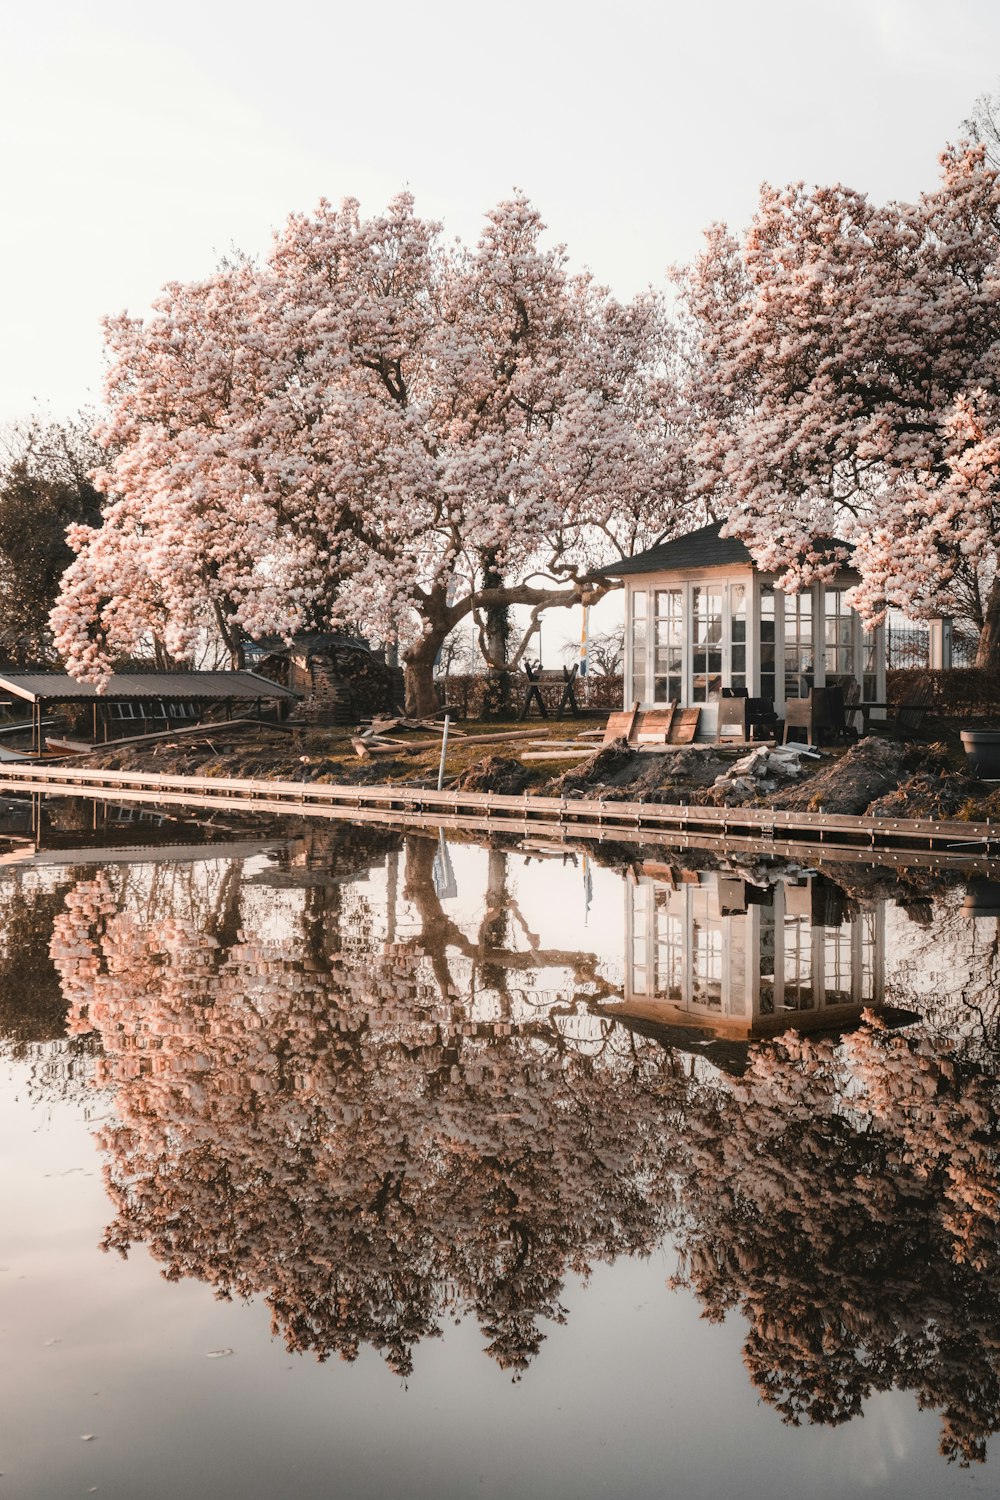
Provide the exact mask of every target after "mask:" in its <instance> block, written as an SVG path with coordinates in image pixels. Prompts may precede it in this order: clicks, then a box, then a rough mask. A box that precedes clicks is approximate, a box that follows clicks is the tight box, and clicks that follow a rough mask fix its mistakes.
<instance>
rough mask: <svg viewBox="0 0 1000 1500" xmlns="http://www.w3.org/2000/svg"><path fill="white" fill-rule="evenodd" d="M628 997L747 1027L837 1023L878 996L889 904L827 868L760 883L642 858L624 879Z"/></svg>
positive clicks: (707, 1024) (657, 1013)
mask: <svg viewBox="0 0 1000 1500" xmlns="http://www.w3.org/2000/svg"><path fill="white" fill-rule="evenodd" d="M625 900H626V907H625V911H626V918H625V920H626V934H625V943H626V961H625V995H624V1001H623V1003H622V1006H621V1009H622V1010H623V1011H624V1012H625V1013H627V1014H629V1015H632V1016H635V1017H642V1018H643V1019H646V1020H650V1021H657V1022H661V1023H663V1024H667V1025H675V1026H676V1025H685V1026H696V1027H701V1028H705V1029H707V1030H709V1031H712V1032H713V1033H715V1034H717V1035H720V1036H730V1037H740V1036H754V1035H761V1034H766V1033H769V1032H779V1031H783V1030H785V1029H786V1027H788V1026H789V1025H792V1024H794V1026H795V1027H796V1028H798V1029H809V1028H810V1027H821V1026H829V1025H836V1024H838V1023H839V1022H841V1021H845V1020H849V1019H851V1018H852V1017H856V1016H858V1015H859V1014H860V1012H861V1010H862V1009H863V1008H864V1007H865V1006H866V1005H877V1004H880V1003H881V1001H882V997H883V983H884V961H885V959H884V916H883V908H882V905H881V903H880V904H879V905H877V906H876V907H875V908H874V909H872V910H868V911H861V912H857V911H854V910H853V909H850V910H849V909H848V907H847V905H846V903H845V901H844V898H843V895H842V893H841V892H840V890H839V889H838V888H837V887H836V886H834V885H831V884H830V883H829V882H827V881H824V880H823V879H822V877H820V876H807V877H804V878H802V879H801V880H800V881H798V882H792V881H779V882H778V883H777V884H775V885H772V886H766V887H759V886H755V885H753V884H751V883H750V882H749V881H746V880H742V879H739V878H733V877H728V876H723V875H718V874H716V873H715V872H714V871H701V872H694V871H688V870H684V871H671V870H669V869H667V868H665V867H663V866H651V865H647V866H646V867H644V873H643V874H642V875H641V876H640V877H639V879H638V881H637V883H636V884H634V885H632V886H629V887H628V888H627V890H626V898H625Z"/></svg>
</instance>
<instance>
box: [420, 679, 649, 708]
mask: <svg viewBox="0 0 1000 1500" xmlns="http://www.w3.org/2000/svg"><path fill="white" fill-rule="evenodd" d="M508 683H509V689H510V704H511V710H510V711H511V712H512V713H515V714H516V713H518V712H519V711H520V708H521V704H522V703H523V702H524V695H525V693H526V692H527V691H528V679H527V677H525V676H524V674H523V673H510V674H509V677H508ZM539 688H540V689H541V694H542V699H543V701H544V703H545V707H546V708H547V709H548V711H549V713H550V714H554V713H555V711H556V709H557V708H558V706H559V699H560V698H561V697H562V690H563V683H562V677H561V674H560V677H559V678H558V679H557V680H556V681H554V682H548V681H542V682H540V683H539ZM438 690H439V692H440V693H441V695H442V707H443V708H447V709H450V710H451V712H452V713H454V714H456V715H459V716H461V718H463V719H484V718H490V717H492V715H491V713H490V712H489V702H490V694H491V692H492V691H493V690H494V683H493V682H492V681H491V679H490V678H489V677H488V676H487V675H486V673H484V672H477V673H452V674H451V675H450V676H448V677H442V678H439V680H438ZM622 690H623V689H622V679H621V677H599V676H596V675H595V676H590V677H587V678H584V679H581V678H579V677H578V678H577V679H576V681H575V682H574V684H573V692H574V694H575V696H576V701H577V703H579V705H580V707H581V708H598V709H606V710H607V712H608V713H613V712H614V711H615V710H616V709H620V708H621V706H622Z"/></svg>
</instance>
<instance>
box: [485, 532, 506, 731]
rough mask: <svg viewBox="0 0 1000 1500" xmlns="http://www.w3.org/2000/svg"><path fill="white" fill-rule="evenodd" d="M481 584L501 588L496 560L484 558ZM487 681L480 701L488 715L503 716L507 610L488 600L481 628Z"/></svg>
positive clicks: (486, 715)
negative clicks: (484, 624) (489, 603)
mask: <svg viewBox="0 0 1000 1500" xmlns="http://www.w3.org/2000/svg"><path fill="white" fill-rule="evenodd" d="M483 588H484V589H501V588H503V577H502V575H501V574H500V572H499V570H498V568H497V566H496V561H495V559H494V558H492V557H490V558H487V559H485V560H484V566H483ZM484 637H485V642H486V655H487V672H488V681H487V684H486V693H485V699H484V703H483V711H484V716H485V717H486V718H487V719H503V718H506V717H507V716H508V714H509V711H510V674H509V672H508V671H507V648H508V645H509V643H510V610H509V609H508V608H507V606H506V605H505V604H491V605H489V606H488V608H487V610H486V628H485V631H484Z"/></svg>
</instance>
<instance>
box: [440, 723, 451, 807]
mask: <svg viewBox="0 0 1000 1500" xmlns="http://www.w3.org/2000/svg"><path fill="white" fill-rule="evenodd" d="M450 722H451V720H450V719H449V717H448V715H447V714H445V716H444V733H443V734H442V736H441V764H440V766H438V791H440V790H441V788H442V787H443V786H444V758H445V756H446V755H447V754H448V725H449V723H450Z"/></svg>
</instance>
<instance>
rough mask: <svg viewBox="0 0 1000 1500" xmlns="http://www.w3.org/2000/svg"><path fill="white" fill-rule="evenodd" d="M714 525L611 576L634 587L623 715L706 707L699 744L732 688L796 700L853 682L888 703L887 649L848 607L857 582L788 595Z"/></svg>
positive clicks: (780, 710) (781, 701) (846, 575)
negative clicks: (675, 707) (635, 709)
mask: <svg viewBox="0 0 1000 1500" xmlns="http://www.w3.org/2000/svg"><path fill="white" fill-rule="evenodd" d="M721 532H722V522H720V521H714V522H712V523H711V524H710V525H708V526H702V527H701V528H699V530H697V531H692V532H689V533H688V534H687V535H686V536H681V537H676V538H674V539H673V540H672V541H667V542H661V543H658V544H657V546H655V547H651V548H649V550H648V551H646V552H640V553H637V554H636V556H634V557H628V558H623V559H622V560H621V561H620V562H618V563H615V564H614V565H613V566H611V567H608V568H605V569H604V570H603V571H604V572H605V574H606V575H607V576H609V577H612V578H621V579H622V580H623V582H624V585H625V621H626V630H625V692H624V707H625V708H626V709H627V708H629V707H631V705H632V704H633V703H638V704H639V707H640V709H645V710H648V709H653V708H658V707H665V706H666V705H667V704H669V703H671V702H673V703H676V704H677V705H679V707H681V708H700V710H701V716H700V724H699V738H703V739H705V738H712V737H713V736H714V735H715V733H716V729H717V726H718V707H717V705H718V702H719V700H720V699H721V697H722V691H723V689H724V688H725V689H727V690H728V691H729V692H735V693H742V692H746V693H747V694H749V696H750V697H754V698H757V697H762V698H767V699H772V700H773V702H774V707H775V711H776V712H777V714H778V716H779V718H780V717H783V716H784V708H785V703H786V701H787V700H788V699H790V698H804V697H807V696H808V694H809V691H810V689H811V688H813V687H824V686H826V685H827V684H832V683H834V682H838V681H839V682H845V681H846V680H847V679H849V678H853V679H854V680H855V681H856V682H857V684H858V686H859V689H860V692H861V696H862V698H863V699H865V700H866V701H875V700H877V701H883V700H884V699H885V639H884V630H883V628H882V627H881V626H879V627H877V628H876V629H874V630H866V629H865V628H864V625H863V623H862V621H861V618H860V616H859V615H858V614H857V612H856V611H855V610H853V609H850V608H849V607H848V606H847V604H846V603H845V595H846V593H847V591H848V590H849V589H850V588H851V587H853V586H854V585H855V584H856V583H857V582H858V575H857V574H856V573H855V572H854V571H853V570H852V569H851V568H849V567H843V568H841V569H840V571H839V572H838V573H837V575H836V577H835V579H834V581H833V582H832V583H827V584H815V585H813V587H812V588H809V589H804V590H803V591H802V592H801V593H797V594H787V593H785V592H784V591H783V590H782V589H780V588H779V587H778V586H777V584H778V580H777V578H776V577H775V576H774V575H773V574H768V573H762V572H760V570H759V569H758V568H757V567H756V566H755V564H754V561H753V559H752V557H751V556H750V553H749V551H748V550H747V548H746V546H745V545H744V544H743V542H741V541H739V540H738V539H737V538H735V537H724V536H722V535H721Z"/></svg>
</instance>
